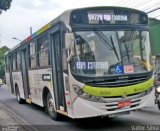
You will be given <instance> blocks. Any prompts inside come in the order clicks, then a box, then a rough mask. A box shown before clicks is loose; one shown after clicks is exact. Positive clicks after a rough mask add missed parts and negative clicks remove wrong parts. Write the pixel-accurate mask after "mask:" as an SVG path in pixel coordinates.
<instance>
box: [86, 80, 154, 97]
mask: <svg viewBox="0 0 160 131" xmlns="http://www.w3.org/2000/svg"><path fill="white" fill-rule="evenodd" d="M151 86H153V79H149V80H148V81H146V82H143V83H140V84H136V85H130V86H124V87H103V88H102V87H91V86H87V85H85V86H84V88H83V91H84V92H85V93H87V94H90V95H93V96H106V97H112V96H124V95H131V94H135V93H139V92H143V91H145V90H147V89H149V88H150V87H151Z"/></svg>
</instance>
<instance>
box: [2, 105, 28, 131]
mask: <svg viewBox="0 0 160 131" xmlns="http://www.w3.org/2000/svg"><path fill="white" fill-rule="evenodd" d="M0 131H27V129H25V128H24V127H23V126H22V125H21V123H20V122H18V120H17V119H16V118H15V117H14V116H13V115H12V114H11V113H10V112H9V111H8V110H7V109H6V107H5V106H4V105H3V104H1V103H0Z"/></svg>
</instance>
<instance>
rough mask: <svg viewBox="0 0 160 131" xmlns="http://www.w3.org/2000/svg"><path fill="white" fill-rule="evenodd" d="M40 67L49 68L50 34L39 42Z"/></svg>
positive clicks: (43, 36) (42, 37)
mask: <svg viewBox="0 0 160 131" xmlns="http://www.w3.org/2000/svg"><path fill="white" fill-rule="evenodd" d="M37 53H38V66H40V67H45V66H49V64H50V62H49V41H48V34H47V33H45V34H43V35H42V36H41V37H40V38H39V39H38V40H37Z"/></svg>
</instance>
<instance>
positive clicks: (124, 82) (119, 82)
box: [86, 76, 150, 87]
mask: <svg viewBox="0 0 160 131" xmlns="http://www.w3.org/2000/svg"><path fill="white" fill-rule="evenodd" d="M149 78H150V76H142V77H131V78H124V79H110V80H105V81H101V82H96V81H95V82H92V83H91V82H88V83H86V84H87V85H90V86H94V87H120V86H129V85H134V84H139V83H142V82H145V81H147V80H148V79H149Z"/></svg>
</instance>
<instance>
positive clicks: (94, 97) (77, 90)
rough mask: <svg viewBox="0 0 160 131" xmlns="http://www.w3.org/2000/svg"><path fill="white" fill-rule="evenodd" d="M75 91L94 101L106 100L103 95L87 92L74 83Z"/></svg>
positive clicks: (82, 96)
mask: <svg viewBox="0 0 160 131" xmlns="http://www.w3.org/2000/svg"><path fill="white" fill-rule="evenodd" d="M73 89H74V91H75V92H76V93H77V95H78V96H79V97H81V98H83V99H85V100H89V101H93V102H105V100H103V99H102V98H101V97H99V96H92V95H89V94H87V93H85V92H84V91H83V90H82V88H80V87H79V86H77V85H73Z"/></svg>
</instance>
